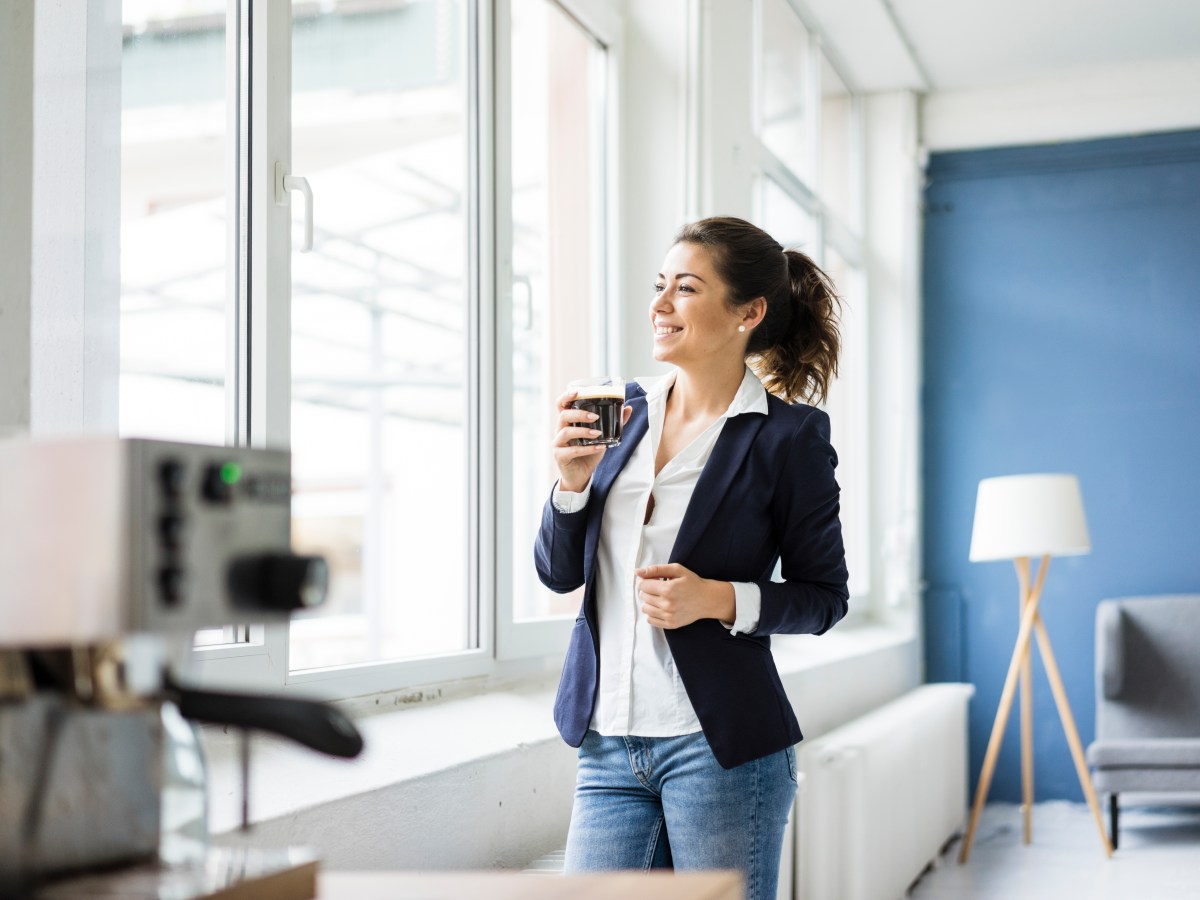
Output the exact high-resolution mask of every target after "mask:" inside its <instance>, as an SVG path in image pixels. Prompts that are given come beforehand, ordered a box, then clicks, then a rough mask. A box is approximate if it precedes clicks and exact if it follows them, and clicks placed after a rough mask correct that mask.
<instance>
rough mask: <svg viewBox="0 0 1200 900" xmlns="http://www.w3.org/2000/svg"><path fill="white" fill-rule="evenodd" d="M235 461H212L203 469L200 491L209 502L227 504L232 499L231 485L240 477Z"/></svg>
mask: <svg viewBox="0 0 1200 900" xmlns="http://www.w3.org/2000/svg"><path fill="white" fill-rule="evenodd" d="M241 474H242V473H241V468H240V467H239V466H238V465H237V464H236V463H212V464H210V465H208V466H206V467H205V469H204V479H203V481H202V482H201V487H200V491H201V493H202V494H203V495H204V499H205V500H207V501H209V502H210V503H219V504H222V505H224V504H227V503H230V502H231V501H232V500H233V486H234V485H235V484H237V482H238V480H239V479H240V478H241Z"/></svg>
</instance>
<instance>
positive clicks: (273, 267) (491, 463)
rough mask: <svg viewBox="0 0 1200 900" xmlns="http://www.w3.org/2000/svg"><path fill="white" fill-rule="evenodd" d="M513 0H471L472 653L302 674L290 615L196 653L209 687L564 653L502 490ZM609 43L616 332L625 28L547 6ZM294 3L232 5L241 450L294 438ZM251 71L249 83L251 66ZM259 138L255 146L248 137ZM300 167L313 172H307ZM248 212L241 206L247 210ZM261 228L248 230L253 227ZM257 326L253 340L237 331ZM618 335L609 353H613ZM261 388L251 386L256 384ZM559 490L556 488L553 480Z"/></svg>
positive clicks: (417, 679) (540, 660) (345, 694)
mask: <svg viewBox="0 0 1200 900" xmlns="http://www.w3.org/2000/svg"><path fill="white" fill-rule="evenodd" d="M509 2H510V0H497V2H495V3H487V2H482V0H464V12H465V17H464V18H465V23H464V27H465V28H466V43H467V52H466V57H467V92H468V110H469V113H468V116H467V129H468V132H467V142H468V172H467V176H468V179H467V184H468V195H469V204H468V207H469V210H468V235H469V238H468V240H469V250H468V257H469V265H470V270H469V272H468V279H467V282H468V306H469V313H468V323H469V324H468V329H469V333H468V348H469V349H468V354H469V360H468V367H469V368H468V385H469V387H468V393H469V396H470V401H469V402H470V407H469V412H468V420H469V424H468V447H469V451H468V468H469V474H468V478H469V491H468V497H469V501H468V506H469V511H470V512H469V514H470V516H471V520H470V526H469V532H470V535H471V538H470V547H469V552H468V557H469V565H470V566H471V573H470V576H469V578H468V585H469V586H468V603H469V610H470V611H469V614H468V620H469V630H470V637H471V642H472V643H473V645H474V646H472V647H471V648H470V649H467V650H463V651H459V652H455V653H449V654H438V655H436V656H429V657H422V658H411V659H404V660H397V661H379V662H367V663H358V664H352V665H345V666H337V667H330V668H326V669H317V670H307V671H299V672H293V671H291V670H290V668H289V658H288V657H289V640H288V625H286V624H269V625H266V626H262V625H254V626H251V628H250V631H249V637H250V639H249V641H248V642H245V643H238V644H218V645H211V646H206V647H197V648H194V649H193V650H192V651H191V657H190V659H191V669H192V672H193V674H194V675H195V676H197V677H198V678H199V679H200V680H201V681H202V682H204V683H206V684H220V685H226V686H228V685H236V686H238V687H243V688H256V689H269V690H275V691H283V692H293V691H296V692H302V693H305V694H310V695H317V696H322V697H326V698H330V699H344V698H349V697H356V696H363V695H369V694H381V693H388V692H394V691H402V690H406V689H409V688H412V687H414V686H419V685H431V684H438V683H446V682H453V681H459V680H463V679H478V678H487V677H492V678H495V677H504V676H505V674H506V673H508V672H525V671H530V670H531V666H532V670H533V671H539V670H541V669H542V668H544V667H545V666H544V663H545V662H546V661H548V660H551V659H556V658H557V656H558V655H559V654H560V653H561V649H562V647H563V646H564V644H565V641H566V637H567V635H568V631H569V628H570V624H571V622H572V621H573V617H572V616H563V617H555V618H550V619H545V620H536V621H531V622H515V621H513V617H512V611H513V596H512V593H513V592H512V578H511V576H512V573H511V571H510V568H511V562H510V560H511V558H512V554H511V549H512V548H511V545H506V544H505V543H504V541H505V537H506V536H507V535H508V529H506V528H505V527H503V526H502V524H501V522H502V521H503V519H504V516H505V515H507V510H508V509H509V505H508V500H507V497H506V496H501V494H502V493H503V491H502V488H503V487H504V485H505V484H506V479H504V478H503V476H502V474H501V473H503V472H505V468H504V466H505V465H506V464H509V465H511V459H509V457H508V454H509V453H510V452H511V451H510V449H509V447H508V445H509V444H510V443H511V442H506V441H505V440H503V438H504V429H503V426H502V424H501V423H503V422H504V421H505V418H504V416H505V411H506V409H507V408H508V406H509V405H510V404H511V392H510V391H506V390H505V385H506V383H507V382H509V381H510V380H511V374H509V373H506V369H507V364H506V360H507V359H508V358H509V356H508V355H506V354H505V348H506V342H507V341H508V340H510V338H509V337H508V334H507V332H506V331H505V325H506V323H511V317H512V291H511V282H512V279H511V264H510V259H511V244H512V234H511V224H510V223H511V210H510V203H509V193H508V191H509V188H510V184H509V159H508V148H509V143H508V137H509V131H508V129H509V122H510V119H509V115H510V106H509V97H510V94H509V92H508V90H507V88H508V78H509V74H508V47H509V42H510V36H509V30H508V22H509ZM550 2H553V3H555V4H556V5H557V6H559V8H560V9H562V10H563V11H564V12H565V13H566V14H567V15H568V16H570V17H571V18H572V19H574V20H575V21H576V22H577V23H578V24H579V25H580V26H581V27H583V28H585V29H586V30H587V31H588V32H589V33H590V34H591V36H592V37H593V38H594V39H595V40H596V41H597V43H599V44H600V45H601V46H602V47H603V48H604V49H605V50H606V51H607V72H606V78H605V79H604V85H603V88H604V91H605V104H604V109H605V114H604V115H605V121H604V133H603V156H604V163H603V173H604V180H605V185H601V186H600V187H599V188H595V189H596V190H597V196H598V198H601V199H603V202H604V207H603V218H604V223H605V226H604V229H603V234H602V235H600V236H599V239H600V240H602V241H603V242H604V244H605V250H606V252H605V254H604V260H605V263H604V265H605V272H604V273H603V274H604V278H605V283H606V290H605V291H604V294H603V295H604V298H605V302H604V307H605V315H606V318H607V319H608V320H609V329H611V330H610V331H609V333H611V334H618V333H619V330H617V329H619V324H620V318H619V310H617V309H615V307H616V304H615V303H614V302H612V297H613V291H612V290H611V286H612V285H615V284H616V283H617V273H618V271H619V263H618V260H617V259H616V250H617V247H618V242H617V228H616V222H617V216H616V212H617V207H616V203H615V201H614V200H613V199H612V198H611V196H610V195H611V193H612V192H610V191H608V190H606V187H607V185H610V184H616V183H617V181H616V165H617V161H616V153H617V147H618V143H617V136H618V133H619V132H618V129H617V123H618V117H619V109H618V98H619V96H620V90H619V88H620V81H619V72H620V69H621V63H620V37H621V31H622V21H621V18H620V16H619V15H618V14H617V13H616V11H615V4H614V3H613V2H612V0H550ZM291 18H292V17H291V3H290V0H267V2H265V3H260V2H250V0H229V2H228V6H227V41H226V43H227V47H226V66H227V74H228V77H227V84H228V85H229V88H228V97H229V117H230V121H231V123H236V125H237V131H236V132H234V133H236V134H237V140H236V141H234V143H235V145H236V147H237V152H236V155H235V154H231V159H230V167H229V171H230V178H231V180H232V183H233V184H235V185H236V186H237V188H238V189H237V190H235V191H234V192H233V194H234V196H233V197H231V199H230V201H229V202H230V208H231V216H230V218H229V223H230V226H229V237H228V248H229V250H228V252H229V259H228V260H227V267H226V268H227V280H228V292H227V296H228V303H229V310H230V315H229V326H228V337H227V341H228V343H227V347H228V352H227V372H228V374H229V377H230V381H229V382H228V383H229V384H230V385H232V386H233V388H232V389H230V390H228V391H227V396H226V403H227V417H226V418H227V440H228V442H229V443H231V444H234V445H247V444H248V445H250V446H255V447H275V448H280V447H282V448H286V447H288V446H289V444H290V410H291V398H290V391H291V385H290V341H291V333H290V304H291V252H292V249H291V240H292V237H291V217H290V208H289V206H287V205H279V204H277V203H275V198H274V184H273V179H272V178H268V177H262V176H264V174H265V173H271V172H273V169H274V161H275V160H280V161H282V162H284V164H285V165H287V166H288V167H289V170H290V167H291V128H290V109H291V40H292V25H291ZM243 73H244V74H245V75H246V77H245V78H242V77H240V76H241V75H242V74H243ZM248 135H253V136H254V137H253V140H248V139H247V138H248ZM294 174H297V175H303V174H304V173H302V172H296V173H294ZM235 210H236V213H235ZM247 222H249V223H250V228H249V230H247V229H246V228H245V225H246V223H247ZM247 331H248V333H249V335H250V340H249V341H248V342H245V341H242V340H241V336H242V335H245V334H246V333H247ZM615 343H616V342H615V341H611V340H610V341H608V342H607V347H606V355H607V356H608V358H609V360H610V362H611V361H612V359H613V357H614V356H615V348H614V346H613V345H614V344H615ZM251 385H253V386H254V390H253V391H252V392H251V391H250V390H249V388H250V386H251ZM547 490H549V486H547Z"/></svg>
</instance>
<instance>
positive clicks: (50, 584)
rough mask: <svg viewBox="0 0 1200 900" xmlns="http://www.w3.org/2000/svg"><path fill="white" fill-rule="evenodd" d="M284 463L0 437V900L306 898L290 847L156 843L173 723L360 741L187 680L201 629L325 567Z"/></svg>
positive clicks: (305, 862) (302, 599)
mask: <svg viewBox="0 0 1200 900" xmlns="http://www.w3.org/2000/svg"><path fill="white" fill-rule="evenodd" d="M290 466H291V460H290V455H289V454H288V453H286V452H282V451H274V450H262V449H251V448H240V447H239V448H229V447H212V446H203V445H198V444H183V443H174V442H168V441H156V440H131V439H118V438H79V439H69V440H54V441H39V440H9V441H5V442H0V897H6V896H22V897H24V896H33V897H42V896H45V897H69V896H91V895H96V894H102V893H122V895H126V896H147V897H159V896H162V897H166V896H171V897H177V898H180V900H183V898H190V897H205V896H262V895H266V894H267V891H266V890H265V889H263V890H259V888H263V886H267V885H269V886H270V887H271V893H270V894H269V895H270V896H278V897H293V896H294V897H311V896H313V894H314V892H315V862H314V861H313V860H312V859H311V858H309V857H304V856H302V855H299V856H298V855H296V854H295V853H289V852H287V851H280V852H279V853H275V854H274V855H273V854H272V853H270V852H267V851H261V852H260V851H247V850H242V851H235V850H228V849H227V850H221V849H219V848H217V849H214V848H211V847H205V848H202V851H201V852H200V853H199V854H198V855H195V856H194V857H193V858H191V859H190V860H186V861H183V862H181V861H178V860H174V861H167V860H164V859H163V858H162V855H161V854H160V848H161V847H162V845H163V838H164V826H165V825H166V824H167V823H165V822H164V820H163V808H164V802H163V801H164V796H165V795H164V791H165V790H166V789H167V788H169V784H168V783H167V781H168V780H169V779H168V778H167V777H166V776H165V774H164V760H165V759H170V751H171V749H172V748H171V745H170V742H171V740H172V737H171V728H170V724H171V722H172V721H176V722H178V721H179V716H180V715H182V717H183V718H184V719H188V720H191V721H194V722H209V723H217V724H225V725H231V726H236V727H238V728H243V729H256V730H262V731H268V732H272V733H275V734H278V735H282V736H285V737H288V738H291V739H293V740H296V741H299V742H300V743H302V744H304V745H306V746H309V747H311V748H312V749H314V750H316V751H318V752H322V753H326V754H330V755H333V756H341V757H353V756H356V755H357V754H358V753H359V752H360V751H361V749H362V738H361V736H360V735H359V733H358V731H357V729H356V728H355V727H354V725H353V724H352V723H351V722H350V721H349V720H348V719H347V718H346V717H345V716H343V715H342V714H341V713H340V712H339V711H337V710H336V709H335V708H334V707H332V706H329V705H327V704H323V703H318V702H315V701H310V700H302V699H298V698H295V697H272V696H263V695H255V694H236V693H229V692H214V691H206V690H202V689H199V688H197V687H196V686H194V685H192V684H190V683H189V681H188V678H187V661H188V657H189V654H190V652H191V647H192V642H193V640H194V635H195V633H196V632H197V631H198V630H200V629H206V628H220V627H225V626H229V625H235V624H239V623H251V622H252V623H270V622H284V621H286V620H287V618H288V617H289V615H290V614H291V613H292V612H294V611H296V610H301V609H309V608H311V607H313V606H316V605H318V604H320V603H321V602H323V600H324V598H325V594H326V585H327V580H328V571H327V567H326V564H325V561H324V560H323V559H322V558H320V557H313V556H301V555H297V554H295V553H293V552H292V550H291V538H290V530H291V471H290ZM164 723H166V724H165V725H164ZM247 746H248V745H247ZM234 854H240V855H237V856H236V858H235V856H234ZM189 873H190V874H189ZM122 879H125V881H124V882H122ZM131 879H132V881H131ZM134 882H136V884H137V885H139V887H138V888H137V889H130V890H128V891H126V890H125V888H124V887H112V885H116V884H123V885H126V886H128V884H131V883H134ZM161 884H169V888H166V889H159V888H157V887H156V885H161ZM256 886H257V887H256ZM110 888H111V889H110ZM239 889H241V890H242V893H238V891H239ZM139 891H141V892H142V893H139Z"/></svg>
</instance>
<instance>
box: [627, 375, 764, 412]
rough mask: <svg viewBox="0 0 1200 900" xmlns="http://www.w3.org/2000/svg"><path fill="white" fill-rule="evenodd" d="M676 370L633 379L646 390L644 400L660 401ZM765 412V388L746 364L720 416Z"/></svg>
mask: <svg viewBox="0 0 1200 900" xmlns="http://www.w3.org/2000/svg"><path fill="white" fill-rule="evenodd" d="M678 371H679V370H678V369H672V370H671V371H670V372H668V373H667V374H666V375H651V376H647V377H644V378H638V379H635V380H636V381H637V383H638V385H639V386H640V387H641V389H642V390H643V391H645V392H646V402H647V403H660V402H662V401H663V400H664V399H665V398H666V396H667V392H668V391H670V390H671V388H672V386H673V385H674V384H675V375H676V373H677V372H678ZM767 412H768V407H767V389H766V388H764V387H763V384H762V382H761V381H759V379H758V376H757V375H755V374H754V370H753V369H751V368H750V367H749V366H746V371H745V372H744V373H743V375H742V383H741V384H740V385H738V389H737V393H736V394H734V395H733V401H732V402H731V403H730V404H729V408H728V409H727V410H725V414H724V415H723V416H722V418H725V419H732V418H733V417H734V416H740V415H741V414H742V413H761V414H762V415H764V416H765V415H767Z"/></svg>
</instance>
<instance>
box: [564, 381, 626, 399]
mask: <svg viewBox="0 0 1200 900" xmlns="http://www.w3.org/2000/svg"><path fill="white" fill-rule="evenodd" d="M575 399H576V400H620V401H621V402H622V403H624V402H625V391H624V390H623V389H622V388H617V387H612V386H611V385H589V386H587V387H580V388H576V389H575Z"/></svg>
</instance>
